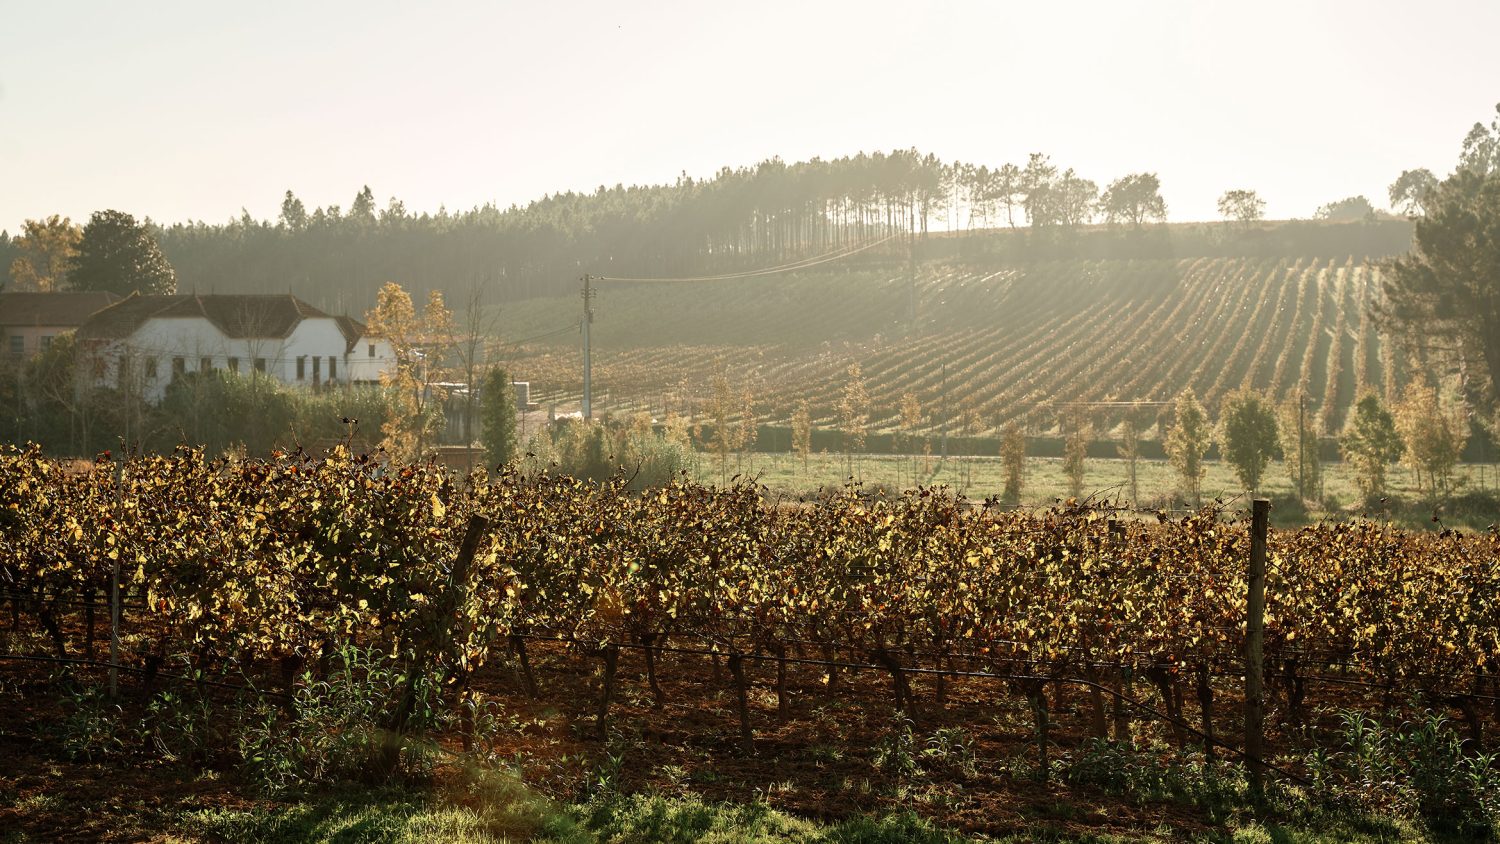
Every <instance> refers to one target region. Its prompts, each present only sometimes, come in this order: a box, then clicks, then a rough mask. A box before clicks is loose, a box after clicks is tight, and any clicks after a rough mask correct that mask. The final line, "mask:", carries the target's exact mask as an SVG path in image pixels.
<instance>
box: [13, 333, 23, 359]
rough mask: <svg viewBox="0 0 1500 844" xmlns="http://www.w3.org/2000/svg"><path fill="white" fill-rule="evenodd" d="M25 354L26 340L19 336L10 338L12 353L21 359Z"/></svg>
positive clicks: (15, 335)
mask: <svg viewBox="0 0 1500 844" xmlns="http://www.w3.org/2000/svg"><path fill="white" fill-rule="evenodd" d="M25 352H26V338H25V337H22V336H21V335H19V334H12V335H11V336H10V353H11V354H13V355H15V356H16V357H20V356H21V355H22V354H24V353H25Z"/></svg>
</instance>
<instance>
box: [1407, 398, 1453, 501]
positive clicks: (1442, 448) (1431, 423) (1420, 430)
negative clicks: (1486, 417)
mask: <svg viewBox="0 0 1500 844" xmlns="http://www.w3.org/2000/svg"><path fill="white" fill-rule="evenodd" d="M1396 430H1397V431H1400V432H1401V441H1402V442H1403V443H1404V444H1405V445H1406V459H1407V462H1408V463H1409V464H1410V465H1411V467H1412V469H1414V470H1415V471H1416V473H1417V489H1418V490H1421V489H1423V488H1424V486H1423V483H1422V478H1423V475H1424V474H1425V475H1426V478H1427V483H1426V485H1425V488H1426V490H1427V492H1428V494H1429V495H1433V496H1439V495H1447V494H1448V493H1449V492H1450V491H1452V488H1453V466H1454V464H1456V463H1457V462H1458V457H1459V455H1460V454H1462V453H1463V450H1464V444H1465V443H1467V442H1468V439H1469V432H1468V420H1467V419H1465V418H1464V415H1463V412H1462V408H1459V407H1454V408H1451V409H1449V408H1444V407H1443V402H1442V399H1441V398H1440V397H1439V396H1438V391H1437V390H1436V389H1435V388H1433V387H1431V386H1429V385H1428V384H1427V383H1426V382H1425V381H1413V382H1412V383H1410V384H1408V385H1406V390H1405V391H1404V392H1403V393H1402V394H1401V404H1400V405H1399V406H1398V407H1397V408H1396Z"/></svg>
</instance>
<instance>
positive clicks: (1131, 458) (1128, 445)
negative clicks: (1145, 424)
mask: <svg viewBox="0 0 1500 844" xmlns="http://www.w3.org/2000/svg"><path fill="white" fill-rule="evenodd" d="M1116 451H1117V452H1118V453H1119V455H1120V457H1121V458H1123V459H1124V460H1125V467H1126V470H1127V472H1128V473H1129V474H1128V476H1127V479H1128V480H1127V482H1128V483H1129V486H1130V503H1131V505H1132V506H1137V505H1138V504H1139V502H1140V489H1139V487H1138V486H1137V484H1136V464H1137V463H1138V462H1139V461H1140V458H1141V431H1140V427H1139V426H1138V425H1137V424H1136V421H1135V417H1133V416H1126V417H1125V421H1124V422H1122V423H1120V444H1119V446H1117V447H1116Z"/></svg>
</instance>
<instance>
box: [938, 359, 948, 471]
mask: <svg viewBox="0 0 1500 844" xmlns="http://www.w3.org/2000/svg"><path fill="white" fill-rule="evenodd" d="M939 396H940V397H941V401H942V411H941V412H942V414H943V448H942V457H943V459H944V460H946V459H948V362H947V361H944V362H943V384H942V387H940V388H939Z"/></svg>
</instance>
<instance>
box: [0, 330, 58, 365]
mask: <svg viewBox="0 0 1500 844" xmlns="http://www.w3.org/2000/svg"><path fill="white" fill-rule="evenodd" d="M72 330H73V326H68V325H7V326H5V327H4V328H0V355H10V354H12V351H11V339H10V338H12V337H20V338H21V350H20V354H21V357H27V358H29V357H31V356H32V355H35V354H38V353H39V352H41V351H42V342H43V338H45V337H56V336H57V335H59V334H66V333H68V332H69V331H72Z"/></svg>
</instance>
